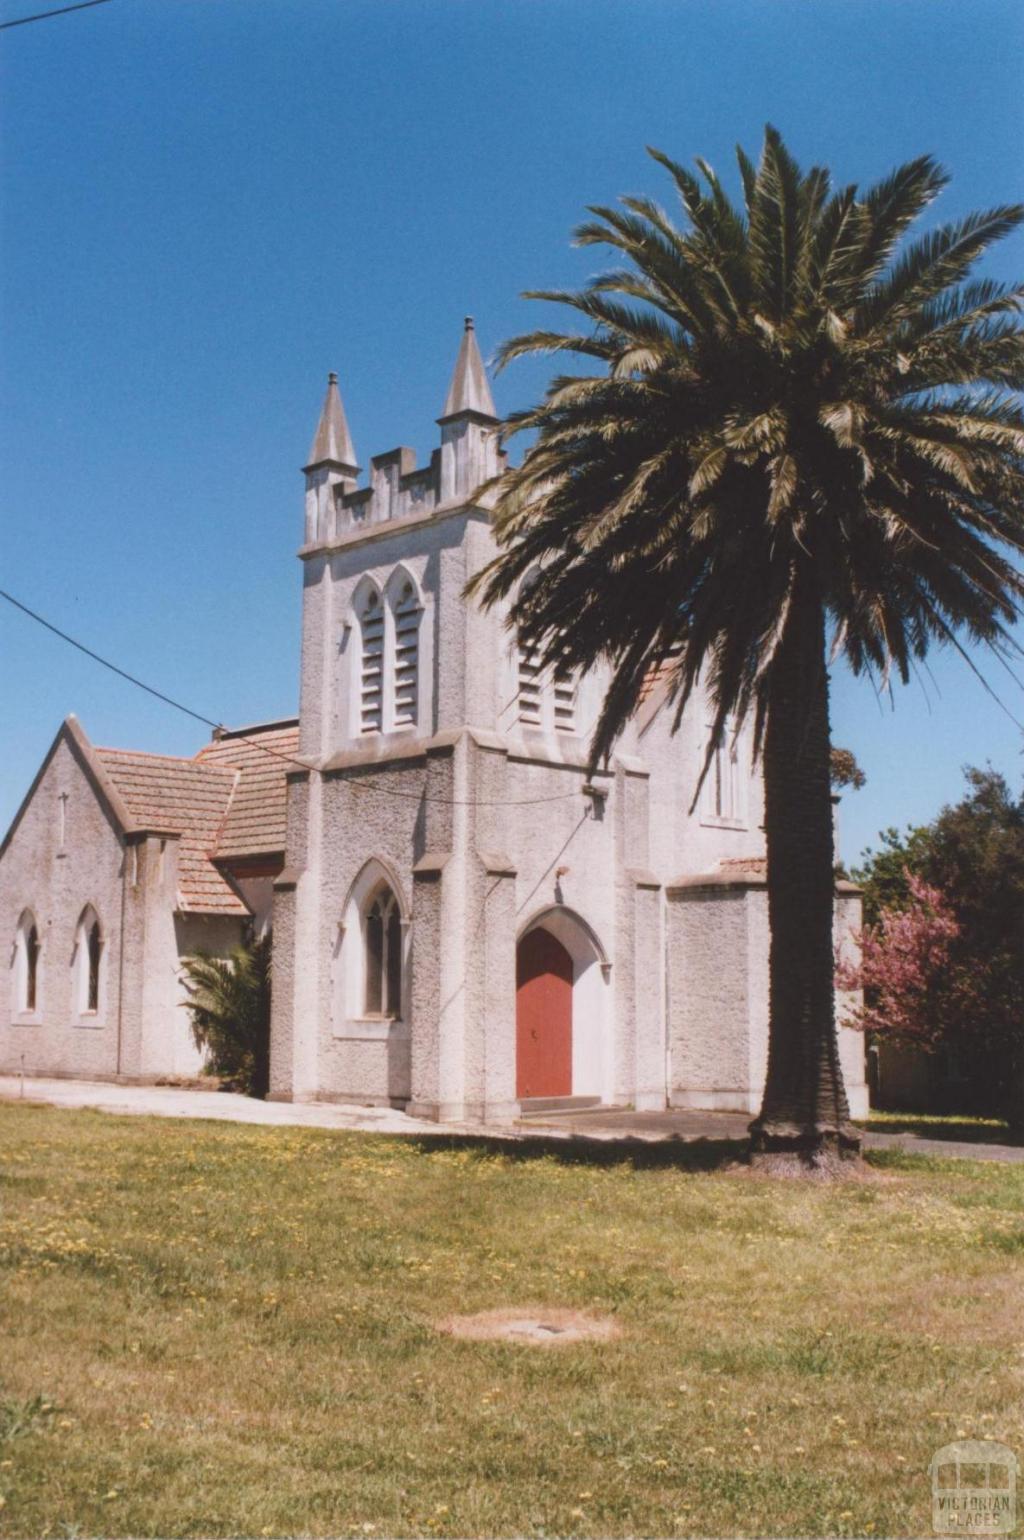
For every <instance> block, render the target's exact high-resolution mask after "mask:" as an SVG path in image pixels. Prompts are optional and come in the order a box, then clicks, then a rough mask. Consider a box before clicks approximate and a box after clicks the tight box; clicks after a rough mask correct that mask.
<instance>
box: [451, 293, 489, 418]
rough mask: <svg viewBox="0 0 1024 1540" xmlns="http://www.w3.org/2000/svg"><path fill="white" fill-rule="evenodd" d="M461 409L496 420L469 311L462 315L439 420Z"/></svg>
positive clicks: (461, 410)
mask: <svg viewBox="0 0 1024 1540" xmlns="http://www.w3.org/2000/svg"><path fill="white" fill-rule="evenodd" d="M462 412H476V413H477V414H478V415H479V416H481V417H491V418H493V419H494V421H495V422H497V421H498V414H497V412H496V411H495V410H494V397H493V396H492V395H491V387H490V385H489V384H488V383H487V374H486V372H485V370H484V361H483V359H482V358H481V357H480V349H479V347H478V346H477V340H476V332H475V330H474V327H473V317H472V316H471V315H468V316H467V317H466V322H465V329H464V331H463V333H462V342H461V344H460V346H459V356H458V358H457V359H456V360H455V373H454V374H453V375H452V382H451V384H450V385H449V387H448V395H447V396H446V397H445V403H444V411H443V412H442V413H441V417H440V421H442V422H443V421H444V419H445V418H446V417H457V416H459V414H460V413H462Z"/></svg>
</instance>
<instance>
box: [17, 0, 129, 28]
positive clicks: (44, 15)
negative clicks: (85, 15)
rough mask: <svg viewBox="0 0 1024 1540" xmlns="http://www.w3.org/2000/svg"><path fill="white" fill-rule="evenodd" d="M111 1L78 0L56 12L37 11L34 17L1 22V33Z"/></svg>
mask: <svg viewBox="0 0 1024 1540" xmlns="http://www.w3.org/2000/svg"><path fill="white" fill-rule="evenodd" d="M109 4H110V0H78V4H77V5H62V6H61V7H60V8H59V10H56V11H37V12H36V14H35V15H34V16H19V17H18V18H17V20H16V21H0V32H6V31H7V28H8V27H27V26H28V24H29V22H30V21H48V20H49V18H50V17H51V16H66V15H67V14H68V12H69V11H88V10H91V9H92V7H93V6H94V5H109Z"/></svg>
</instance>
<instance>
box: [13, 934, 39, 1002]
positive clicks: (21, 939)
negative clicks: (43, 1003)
mask: <svg viewBox="0 0 1024 1540" xmlns="http://www.w3.org/2000/svg"><path fill="white" fill-rule="evenodd" d="M39 952H40V942H39V927H38V925H37V924H36V919H35V915H34V914H33V913H32V911H31V910H30V909H26V910H25V912H24V914H23V915H22V917H21V919H20V920H19V921H18V931H17V935H16V937H15V941H14V998H15V1002H16V1003H15V1009H16V1010H17V1011H18V1012H20V1013H22V1014H27V1013H28V1012H30V1011H34V1010H36V1009H37V1007H38V1004H39Z"/></svg>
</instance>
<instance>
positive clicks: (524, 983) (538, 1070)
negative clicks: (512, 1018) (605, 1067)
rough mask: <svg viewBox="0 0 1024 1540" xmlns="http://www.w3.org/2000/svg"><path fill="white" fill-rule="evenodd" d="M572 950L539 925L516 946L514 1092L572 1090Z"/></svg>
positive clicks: (544, 1093)
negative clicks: (570, 951)
mask: <svg viewBox="0 0 1024 1540" xmlns="http://www.w3.org/2000/svg"><path fill="white" fill-rule="evenodd" d="M572 993H573V960H572V956H571V954H570V953H569V952H568V951H567V949H566V948H565V947H564V946H563V945H562V943H561V942H560V941H559V940H557V938H556V937H555V936H553V935H552V934H551V932H550V931H548V930H545V929H544V928H543V926H537V927H536V928H535V929H533V930H530V931H527V933H526V935H525V936H523V937H522V939H521V940H520V942H519V945H518V947H517V948H516V1095H517V1097H519V1099H520V1100H526V1099H529V1098H533V1097H540V1096H544V1097H548V1096H571V1095H572Z"/></svg>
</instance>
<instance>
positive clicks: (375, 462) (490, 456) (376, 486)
mask: <svg viewBox="0 0 1024 1540" xmlns="http://www.w3.org/2000/svg"><path fill="white" fill-rule="evenodd" d="M437 421H438V424H439V426H440V428H441V443H440V446H439V447H438V448H437V449H435V450H434V451H433V453H432V454H431V456H430V462H429V464H428V465H425V466H421V467H417V465H416V455H415V453H414V451H413V450H411V449H408V448H405V447H399V448H398V449H389V450H387V451H386V452H385V453H384V454H379V455H374V456H373V458H372V459H371V461H370V480H369V485H368V486H365V487H360V485H359V476H360V468H359V466H358V465H357V464H356V459H355V450H354V449H353V447H352V440H351V437H350V435H349V431H348V424H347V422H346V420H345V414H344V410H343V408H342V405H341V397H340V396H339V394H338V385H337V376H336V375H334V374H332V375H330V376H329V378H328V386H327V395H326V398H325V400H324V406H323V410H322V412H321V414H320V422H319V424H318V425H317V430H316V434H315V435H314V439H313V448H312V450H311V453H310V459H309V463H308V464H307V465H306V466H305V477H306V529H305V547H306V548H307V549H309V548H310V547H321V546H325V545H327V546H333V545H338V544H345V543H348V542H349V541H351V540H355V539H360V538H363V537H364V536H365V535H366V534H368V533H369V532H370V531H371V530H373V529H375V528H376V527H377V526H379V525H382V524H394V523H395V522H397V521H401V520H405V519H419V518H425V517H427V518H429V517H430V516H431V515H432V514H433V513H435V512H437V511H439V510H441V509H445V508H449V507H456V506H464V505H465V504H466V503H469V502H472V501H473V500H474V497H475V495H476V493H477V491H478V489H479V488H480V487H481V486H482V485H483V484H484V483H485V482H487V481H489V480H490V479H491V478H492V477H493V476H495V475H497V474H498V472H499V471H500V470H501V469H502V468H503V466H504V464H505V458H506V457H505V454H504V452H503V451H502V450H501V449H500V447H499V443H498V432H499V429H500V426H501V423H500V419H499V417H498V415H497V413H496V412H495V409H494V401H493V398H492V396H491V391H490V386H489V385H488V383H487V376H486V374H485V372H484V366H483V360H482V359H481V357H480V349H479V348H478V346H477V342H476V335H475V333H474V330H473V321H472V318H471V317H467V318H466V325H465V330H464V332H463V336H462V343H461V346H460V348H459V355H458V358H457V360H456V364H455V371H454V373H453V375H452V380H451V384H450V386H449V388H448V395H447V397H446V399H445V404H444V411H443V412H442V414H441V416H440V417H439V418H438V419H437Z"/></svg>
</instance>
